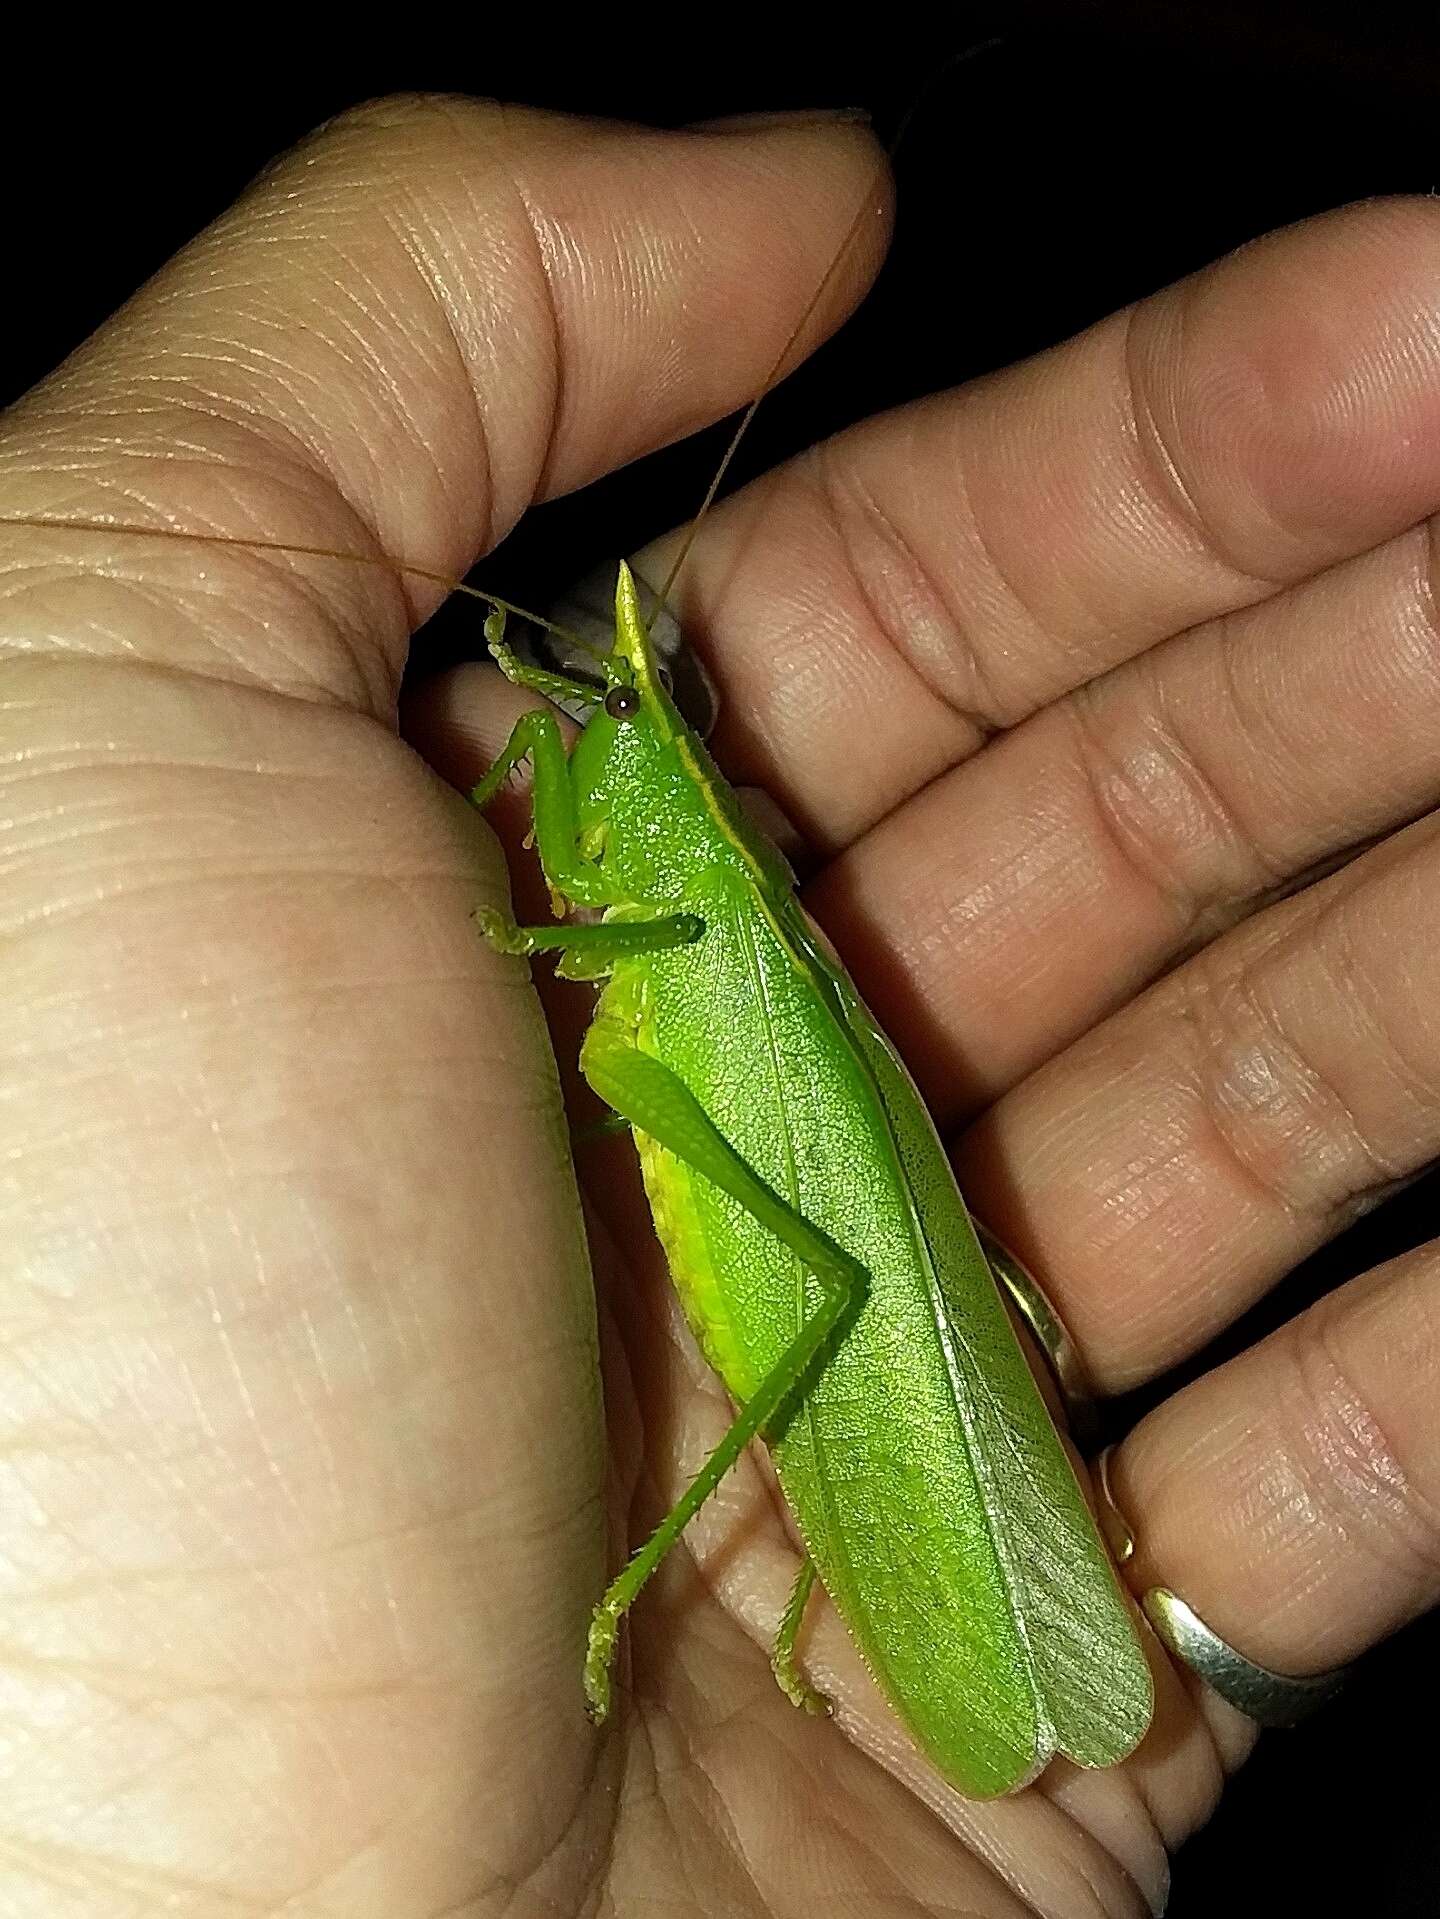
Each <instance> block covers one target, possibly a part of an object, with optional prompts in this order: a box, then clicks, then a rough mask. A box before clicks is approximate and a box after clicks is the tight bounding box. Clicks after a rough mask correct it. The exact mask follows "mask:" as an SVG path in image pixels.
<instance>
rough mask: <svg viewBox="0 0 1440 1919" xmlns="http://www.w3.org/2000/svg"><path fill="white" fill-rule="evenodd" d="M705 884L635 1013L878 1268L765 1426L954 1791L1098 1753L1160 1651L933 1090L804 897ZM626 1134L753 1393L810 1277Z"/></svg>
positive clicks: (729, 1120) (769, 1171)
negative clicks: (984, 1245) (1067, 1438)
mask: <svg viewBox="0 0 1440 1919" xmlns="http://www.w3.org/2000/svg"><path fill="white" fill-rule="evenodd" d="M692 904H695V905H697V906H698V907H699V909H700V910H701V911H702V912H703V913H704V914H705V916H706V919H707V927H708V929H709V930H708V932H707V937H706V938H705V940H704V941H703V942H702V943H701V945H700V946H699V947H698V948H695V949H690V950H689V952H687V953H683V954H675V955H670V954H661V955H657V956H655V958H654V959H652V960H649V961H647V962H646V968H647V972H646V980H645V985H644V990H643V991H640V992H639V993H637V995H636V1000H635V1004H636V1009H637V1011H636V1027H637V1038H638V1039H639V1042H640V1043H641V1044H642V1045H643V1046H645V1047H646V1048H647V1049H648V1050H652V1051H654V1052H655V1053H656V1054H657V1055H659V1056H660V1057H662V1058H664V1059H665V1060H666V1062H667V1064H669V1065H670V1066H671V1067H672V1068H673V1069H674V1070H675V1071H676V1072H677V1073H679V1075H680V1076H681V1078H682V1079H684V1080H685V1082H686V1084H687V1085H688V1086H689V1087H690V1089H691V1091H692V1092H694V1093H695V1094H696V1096H697V1098H699V1099H700V1101H701V1102H702V1104H703V1105H704V1106H705V1108H706V1110H707V1111H708V1112H709V1114H710V1116H711V1117H712V1119H713V1120H714V1121H715V1123H716V1124H717V1125H718V1126H719V1128H720V1129H721V1131H722V1132H723V1133H724V1134H725V1136H726V1137H727V1138H728V1139H729V1140H730V1141H731V1142H732V1144H733V1145H734V1146H735V1147H736V1149H737V1150H738V1151H739V1152H740V1153H742V1154H743V1155H744V1157H745V1158H746V1159H747V1160H748V1161H749V1163H750V1164H751V1165H752V1166H753V1167H754V1168H755V1169H756V1171H758V1172H759V1173H760V1174H761V1175H762V1177H763V1178H765V1179H766V1180H767V1181H768V1182H769V1183H770V1185H771V1186H772V1187H774V1189H775V1190H776V1191H777V1192H778V1193H780V1194H781V1195H782V1196H783V1197H784V1198H785V1199H787V1200H788V1201H789V1202H790V1203H791V1204H792V1205H793V1206H795V1208H796V1209H797V1210H798V1211H799V1212H801V1213H803V1214H805V1216H806V1217H807V1218H809V1219H811V1220H813V1221H814V1222H815V1223H816V1224H818V1225H819V1226H821V1227H822V1228H823V1229H824V1230H825V1231H826V1232H827V1233H829V1234H830V1236H831V1237H832V1238H833V1239H835V1240H836V1241H837V1242H838V1243H839V1244H840V1245H841V1246H843V1247H844V1248H845V1250H846V1251H847V1252H850V1253H851V1254H853V1255H854V1256H855V1257H856V1258H857V1259H858V1260H860V1261H861V1263H862V1264H863V1265H864V1266H865V1267H866V1270H867V1271H868V1272H869V1273H870V1275H871V1279H872V1285H871V1290H870V1293H869V1295H868V1297H867V1298H866V1299H865V1301H864V1302H863V1303H862V1304H861V1306H860V1308H859V1310H858V1312H857V1313H856V1314H855V1316H854V1318H853V1320H852V1321H851V1322H850V1323H849V1324H848V1325H847V1326H846V1328H845V1329H844V1331H843V1333H842V1335H841V1336H840V1337H839V1338H838V1340H837V1342H836V1344H835V1347H834V1349H833V1351H832V1352H831V1353H830V1354H829V1355H828V1356H827V1358H826V1361H825V1363H824V1365H823V1367H822V1368H821V1369H820V1370H819V1371H818V1372H817V1373H816V1374H815V1375H814V1377H812V1378H811V1379H810V1380H808V1381H806V1382H805V1387H804V1390H803V1392H801V1393H799V1394H797V1397H796V1401H795V1405H794V1410H793V1412H792V1414H791V1416H790V1418H789V1420H788V1423H787V1424H786V1426H785V1428H784V1430H783V1432H781V1433H779V1434H778V1435H776V1436H775V1444H774V1452H775V1458H776V1464H777V1469H778V1471H779V1475H780V1479H781V1484H782V1486H783V1488H784V1490H785V1494H786V1497H787V1500H788V1501H789V1503H790V1506H791V1508H792V1511H793V1512H794V1514H795V1517H796V1520H797V1523H798V1525H799V1527H800V1530H801V1532H802V1534H803V1536H804V1538H805V1541H806V1545H807V1547H808V1548H809V1551H810V1553H811V1555H812V1557H813V1558H814V1560H815V1563H816V1566H817V1568H818V1571H819V1574H820V1577H821V1579H822V1581H823V1582H824V1584H825V1586H826V1589H827V1590H828V1592H829V1593H830V1595H831V1597H832V1598H833V1600H834V1602H835V1604H836V1607H837V1609H838V1610H839V1612H840V1614H841V1616H842V1617H843V1618H844V1620H845V1622H846V1624H847V1626H848V1627H849V1629H850V1631H851V1633H852V1634H853V1636H854V1638H855V1639H856V1641H857V1643H858V1645H859V1647H860V1649H861V1651H862V1653H863V1654H864V1656H865V1658H866V1660H867V1663H868V1664H869V1665H870V1667H871V1670H872V1671H873V1672H874V1673H875V1675H876V1678H877V1679H878V1680H879V1682H880V1684H881V1686H882V1688H883V1689H884V1690H885V1691H886V1692H887V1693H888V1695H889V1696H890V1697H891V1699H892V1700H893V1702H894V1703H895V1705H896V1707H897V1708H898V1710H899V1711H900V1713H901V1715H902V1717H903V1718H904V1720H905V1721H906V1724H907V1726H908V1727H909V1728H910V1730H911V1732H912V1733H913V1735H914V1736H915V1738H916V1739H917V1741H918V1743H920V1744H921V1745H922V1746H923V1747H924V1748H925V1749H926V1750H927V1751H928V1752H929V1753H930V1755H931V1756H932V1757H933V1758H934V1759H935V1761H936V1763H937V1764H938V1765H939V1766H940V1768H941V1770H942V1771H943V1772H944V1773H945V1774H946V1775H947V1776H948V1777H949V1778H950V1779H951V1780H952V1781H953V1782H954V1783H955V1784H956V1785H957V1786H959V1787H960V1789H961V1790H962V1791H965V1792H968V1793H971V1794H973V1795H976V1796H983V1795H988V1794H993V1793H999V1792H1005V1791H1009V1790H1011V1789H1012V1788H1013V1787H1015V1786H1016V1785H1018V1784H1020V1783H1023V1781H1024V1780H1025V1779H1027V1778H1029V1777H1030V1776H1032V1775H1033V1773H1034V1772H1035V1771H1036V1769H1037V1768H1038V1767H1039V1766H1040V1765H1042V1764H1043V1763H1044V1761H1045V1760H1046V1759H1047V1758H1048V1757H1049V1756H1050V1754H1051V1753H1052V1752H1053V1751H1056V1750H1060V1751H1064V1752H1067V1753H1069V1754H1070V1755H1071V1756H1073V1757H1074V1758H1076V1759H1077V1760H1079V1761H1081V1763H1084V1764H1091V1765H1098V1764H1106V1763H1109V1762H1111V1761H1112V1760H1114V1759H1117V1758H1119V1757H1121V1756H1123V1754H1124V1753H1125V1752H1127V1751H1128V1750H1129V1749H1130V1748H1131V1747H1132V1746H1133V1745H1134V1743H1135V1742H1136V1740H1137V1739H1138V1738H1139V1736H1140V1734H1141V1733H1142V1732H1143V1730H1144V1726H1145V1723H1146V1721H1147V1720H1148V1716H1149V1704H1150V1694H1149V1675H1148V1670H1147V1668H1146V1665H1145V1661H1144V1658H1143V1655H1142V1654H1141V1652H1140V1649H1139V1645H1138V1642H1137V1640H1136V1636H1135V1633H1134V1630H1133V1628H1132V1626H1131V1623H1130V1618H1129V1615H1128V1612H1127V1610H1126V1607H1125V1604H1124V1602H1123V1600H1122V1599H1121V1596H1120V1594H1119V1592H1118V1589H1117V1587H1116V1583H1115V1578H1114V1575H1113V1573H1112V1571H1111V1569H1110V1566H1109V1562H1108V1560H1107V1558H1106V1556H1105V1554H1104V1550H1103V1548H1102V1547H1101V1545H1100V1542H1099V1539H1098V1537H1097V1535H1096V1533H1095V1529H1094V1526H1093V1523H1092V1522H1091V1519H1090V1516H1089V1513H1088V1509H1087V1508H1086V1506H1085V1502H1084V1500H1083V1498H1082V1496H1081V1494H1080V1491H1079V1488H1078V1486H1077V1484H1076V1482H1075V1478H1074V1474H1073V1472H1072V1471H1071V1468H1070V1465H1069V1462H1068V1459H1067V1458H1066V1455H1065V1452H1064V1449H1063V1447H1062V1446H1061V1445H1060V1443H1059V1440H1058V1439H1057V1437H1056V1435H1055V1433H1054V1429H1053V1427H1052V1425H1051V1422H1050V1418H1049V1414H1048V1411H1047V1409H1046V1407H1045V1404H1044V1401H1043V1399H1042V1398H1041V1396H1040V1394H1039V1392H1038V1390H1037V1388H1036V1387H1035V1384H1034V1381H1033V1380H1032V1378H1031V1375H1030V1371H1029V1368H1028V1365H1027V1364H1026V1361H1025V1358H1024V1355H1023V1353H1022V1352H1021V1350H1020V1347H1019V1345H1018V1342H1017V1341H1016V1338H1015V1335H1014V1332H1013V1330H1012V1328H1011V1326H1010V1322H1009V1318H1008V1315H1007V1314H1006V1311H1005V1309H1004V1306H1003V1304H1002V1303H1001V1301H1000V1298H999V1296H998V1293H997V1291H996V1288H995V1285H994V1282H993V1280H992V1278H991V1276H990V1273H989V1270H988V1267H987V1265H986V1263H985V1260H984V1255H983V1254H982V1253H981V1251H980V1248H979V1246H978V1243H977V1242H976V1240H975V1237H974V1231H973V1228H972V1227H971V1225H970V1222H969V1218H968V1215H967V1214H966V1212H965V1209H964V1206H963V1203H962V1202H961V1201H960V1198H959V1195H958V1193H957V1192H956V1189H955V1182H954V1178H953V1175H952V1174H951V1171H950V1167H949V1163H948V1160H947V1159H946V1156H945V1153H944V1150H943V1148H942V1147H941V1145H940V1142H939V1140H938V1139H937V1137H936V1135H935V1132H934V1128H933V1126H932V1125H931V1123H930V1120H929V1117H928V1115H927V1114H926V1112H925V1109H924V1107H923V1105H922V1104H921V1102H920V1100H919V1096H918V1094H917V1093H916V1092H915V1090H914V1087H913V1085H912V1084H911V1082H910V1080H909V1078H908V1076H907V1075H906V1074H905V1072H904V1069H903V1067H902V1066H901V1065H900V1063H899V1061H898V1059H897V1058H896V1056H895V1054H894V1053H893V1051H892V1050H891V1048H890V1047H889V1045H888V1042H886V1041H885V1039H884V1038H883V1036H882V1035H881V1034H880V1033H879V1031H878V1029H877V1028H876V1027H875V1025H874V1023H873V1021H872V1020H871V1019H870V1017H869V1015H868V1014H867V1013H866V1011H865V1009H864V1007H863V1006H862V1005H861V1003H860V1002H859V1000H858V998H857V997H856V996H855V995H854V990H853V988H851V987H850V986H849V983H848V981H846V980H844V978H843V976H841V975H838V974H834V973H832V971H831V969H830V968H829V966H828V963H826V962H824V961H821V960H819V959H818V957H817V955H816V954H815V952H814V950H813V948H812V947H811V946H810V945H809V943H808V934H807V933H806V931H805V928H804V922H803V920H802V919H801V918H800V916H799V914H798V909H797V910H796V914H795V919H794V923H793V924H790V923H788V922H787V921H785V920H782V921H781V922H779V923H773V922H771V921H770V920H768V919H767V918H766V916H765V915H764V914H763V913H762V912H760V911H757V910H756V908H755V905H754V895H753V893H749V894H748V896H747V897H746V898H745V899H743V900H736V901H728V902H727V901H725V900H720V899H710V900H707V901H703V902H692ZM612 990H613V991H616V992H617V994H618V993H623V992H624V991H625V990H626V988H625V986H624V984H623V982H622V980H621V979H620V978H619V977H617V979H616V981H615V982H614V984H613V987H612ZM639 1144H640V1148H641V1159H642V1164H643V1167H644V1172H645V1177H646V1184H647V1188H648V1191H649V1194H650V1198H651V1203H652V1205H653V1207H654V1210H655V1218H656V1225H657V1228H658V1230H659V1232H660V1235H661V1238H662V1240H663V1241H664V1243H665V1246H666V1250H667V1253H668V1255H669V1258H670V1262H671V1267H672V1272H673V1274H674V1277H675V1282H676V1285H677V1287H678V1289H679V1291H680V1294H681V1297H682V1299H683V1300H684V1302H685V1305H686V1310H687V1312H688V1314H689V1316H690V1319H691V1322H692V1324H693V1325H694V1326H695V1327H696V1330H697V1332H698V1334H699V1336H700V1339H701V1343H702V1345H703V1347H704V1350H705V1352H706V1354H707V1357H708V1358H709V1359H710V1361H711V1363H712V1364H713V1365H715V1367H716V1369H717V1370H718V1371H719V1372H720V1374H721V1376H722V1377H723V1378H724V1379H725V1381H726V1383H727V1385H728V1386H729V1387H730V1389H731V1391H732V1392H733V1393H734V1394H735V1395H736V1397H737V1398H739V1399H742V1400H743V1399H744V1398H745V1397H747V1396H748V1394H749V1392H750V1391H751V1390H753V1388H754V1386H755V1384H756V1383H757V1381H758V1379H759V1378H760V1376H761V1375H762V1374H763V1373H764V1372H765V1371H766V1370H767V1369H768V1367H769V1366H770V1365H771V1364H772V1363H773V1362H774V1361H775V1360H776V1359H777V1358H778V1357H779V1355H780V1354H781V1353H782V1352H783V1350H784V1348H785V1346H786V1345H787V1344H788V1342H789V1341H790V1339H791V1338H792V1337H793V1335H794V1332H795V1330H796V1328H797V1327H798V1325H799V1323H800V1320H801V1318H802V1317H803V1316H804V1315H805V1313H806V1312H807V1310H811V1309H813V1306H814V1304H815V1303H816V1301H817V1299H818V1292H817V1291H816V1290H815V1289H814V1282H813V1281H808V1280H807V1278H806V1275H805V1274H804V1273H803V1272H802V1271H801V1270H800V1268H799V1266H798V1263H797V1262H796V1260H795V1259H794V1257H793V1255H791V1254H790V1253H789V1252H788V1251H787V1250H786V1249H785V1248H784V1247H783V1246H781V1245H779V1244H778V1242H777V1241H776V1240H775V1239H774V1238H773V1236H772V1235H771V1234H769V1233H768V1232H766V1231H765V1230H764V1229H763V1228H762V1227H760V1226H758V1225H757V1223H756V1222H755V1221H753V1220H752V1219H751V1218H750V1217H749V1216H748V1215H747V1214H745V1213H744V1212H743V1211H742V1210H741V1209H740V1208H739V1207H738V1206H737V1205H736V1204H735V1203H734V1202H733V1201H731V1200H730V1199H728V1198H727V1196H726V1195H724V1194H723V1193H720V1192H719V1191H717V1190H716V1189H715V1188H714V1187H713V1186H711V1185H710V1184H709V1182H708V1181H706V1180H704V1179H703V1178H700V1177H698V1176H695V1175H693V1174H691V1173H690V1172H689V1170H688V1169H687V1168H686V1167H684V1166H683V1165H682V1164H680V1163H679V1162H677V1161H676V1160H674V1159H673V1158H672V1157H671V1156H670V1155H669V1154H667V1153H665V1152H664V1151H663V1150H662V1149H660V1148H659V1147H657V1146H656V1145H655V1144H654V1142H653V1141H646V1140H644V1139H641V1140H640V1142H639Z"/></svg>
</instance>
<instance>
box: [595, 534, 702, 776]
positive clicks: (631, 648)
mask: <svg viewBox="0 0 1440 1919" xmlns="http://www.w3.org/2000/svg"><path fill="white" fill-rule="evenodd" d="M598 664H599V666H600V669H601V671H602V672H603V674H604V676H605V690H604V692H603V693H599V689H598V688H597V694H598V695H599V696H598V698H597V699H596V702H595V706H594V708H593V710H592V712H591V715H590V717H589V719H588V720H587V721H586V722H585V725H584V727H583V729H582V730H581V734H580V737H579V739H578V740H577V741H576V742H575V745H574V747H573V749H572V751H571V755H570V763H571V767H572V769H573V774H574V778H575V783H576V787H577V789H578V791H579V792H580V793H582V794H585V793H599V792H600V791H602V790H603V789H604V788H605V787H606V786H608V785H609V784H610V779H611V777H612V776H613V774H614V772H615V771H617V770H618V768H619V766H620V765H621V764H623V765H624V766H625V767H626V769H627V770H628V771H630V772H633V771H634V769H635V767H636V766H637V765H638V764H640V763H641V762H643V761H645V760H649V759H651V758H653V757H654V756H655V755H657V754H659V753H661V752H663V751H664V750H665V749H666V748H667V747H669V746H670V745H671V744H672V743H673V742H674V741H675V740H676V739H677V738H678V737H679V736H680V735H682V734H683V733H685V732H686V730H687V729H686V725H685V721H684V719H683V718H682V717H681V715H680V712H679V709H678V708H677V707H676V705H675V702H674V700H673V699H672V698H671V696H670V685H669V674H668V672H667V671H666V669H665V668H664V667H663V666H662V665H661V664H660V661H659V659H658V657H657V655H656V651H655V646H654V643H653V642H652V640H651V638H650V634H649V632H648V630H647V628H646V625H645V620H644V616H643V615H642V613H641V611H640V599H639V595H638V593H637V592H636V590H635V579H634V575H633V574H632V573H631V571H630V569H629V567H628V566H626V564H625V562H624V561H623V560H622V561H621V562H620V572H619V577H618V579H617V581H616V586H615V638H614V642H613V644H612V645H611V648H610V651H609V652H608V653H607V654H605V655H604V656H603V658H602V659H601V660H600V661H599V663H598Z"/></svg>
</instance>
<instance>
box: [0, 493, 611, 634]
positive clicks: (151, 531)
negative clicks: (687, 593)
mask: <svg viewBox="0 0 1440 1919" xmlns="http://www.w3.org/2000/svg"><path fill="white" fill-rule="evenodd" d="M0 526H28V527H34V528H37V529H41V528H43V529H47V530H49V531H52V532H57V533H58V532H62V531H66V530H68V531H70V532H72V533H73V532H74V531H75V528H76V522H75V521H74V520H65V519H61V518H60V517H59V516H58V515H47V514H44V513H7V514H6V515H5V517H4V519H3V520H0ZM85 530H86V531H87V532H92V533H100V532H104V533H123V534H125V536H126V537H127V538H129V539H141V540H184V541H187V542H188V543H189V544H190V545H191V546H194V545H195V544H196V543H197V542H198V543H199V544H201V545H202V546H237V547H240V548H241V549H242V550H243V551H245V552H249V553H294V554H298V555H299V556H300V557H301V558H303V559H310V560H344V561H345V562H346V563H347V564H348V565H350V566H378V567H382V568H383V569H384V570H385V572H387V573H409V574H411V575H413V577H414V578H415V579H417V580H429V581H430V582H431V584H432V585H434V586H443V587H444V588H445V590H446V592H447V593H463V594H466V595H467V596H468V597H469V598H470V599H472V600H482V601H483V602H484V603H485V605H486V606H489V607H493V608H495V609H496V610H497V611H499V612H501V613H510V614H513V615H514V617H515V618H516V619H517V620H528V621H529V622H530V624H531V625H532V626H539V627H543V628H544V629H545V631H546V632H547V633H553V634H555V636H556V637H557V639H562V640H568V641H569V642H570V644H571V645H572V646H578V647H579V649H580V651H581V652H582V653H588V654H589V656H590V657H591V659H593V660H597V661H603V660H604V658H605V654H604V652H603V651H602V649H601V648H599V647H597V646H595V645H593V644H592V643H591V642H590V641H589V640H587V639H583V638H582V637H581V635H580V634H578V633H572V632H571V631H570V629H569V627H567V626H557V625H556V623H555V621H554V620H546V619H542V618H541V616H540V615H539V614H538V613H532V612H530V610H529V609H528V608H527V607H523V606H516V604H515V603H514V601H513V600H502V599H501V598H500V595H499V594H498V593H487V592H486V591H485V590H484V589H483V588H482V587H478V586H471V585H470V583H469V581H468V580H457V579H456V578H455V577H454V575H453V574H450V573H437V572H436V571H435V569H434V568H433V567H429V566H416V565H414V564H413V563H412V562H411V561H410V560H392V559H391V558H390V556H389V555H388V554H385V553H351V552H349V551H347V550H346V549H345V548H344V547H338V546H306V545H304V544H302V543H301V542H300V541H299V540H262V539H258V538H257V539H250V538H247V537H246V536H245V535H243V534H238V533H192V532H190V531H189V529H188V528H186V527H183V526H130V525H127V524H126V523H125V522H124V521H123V520H110V519H100V520H89V521H86V523H85Z"/></svg>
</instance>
